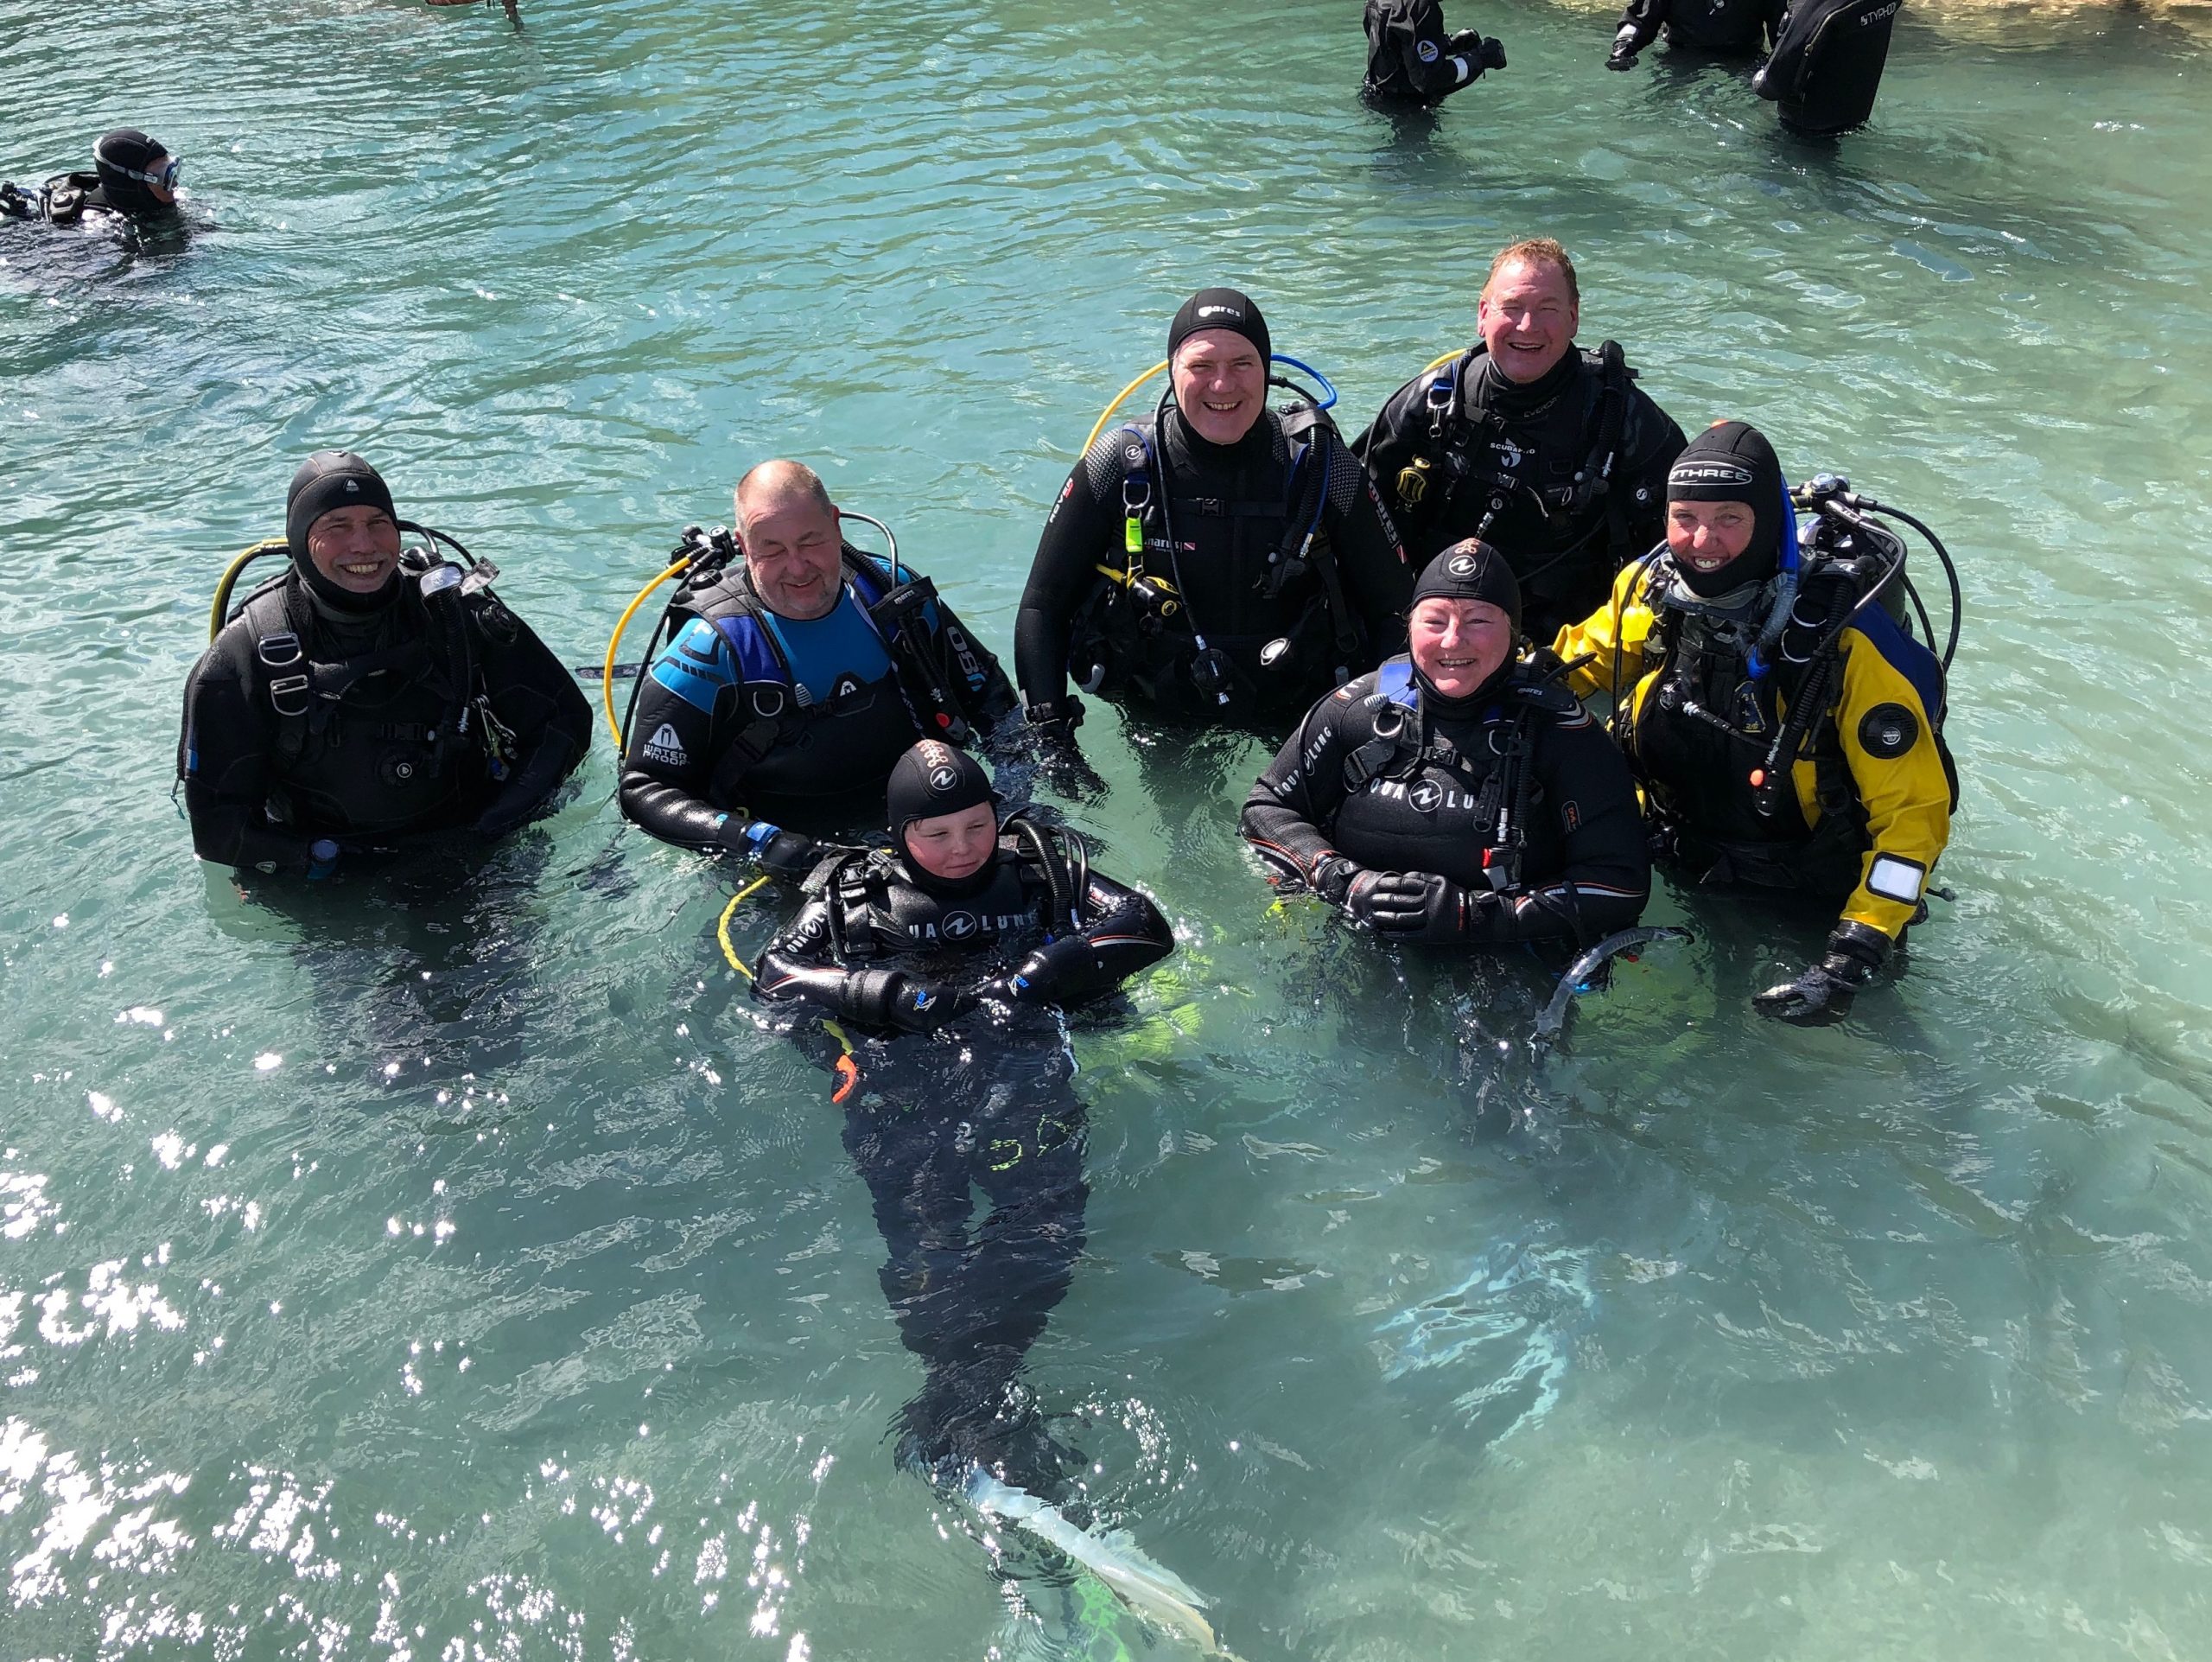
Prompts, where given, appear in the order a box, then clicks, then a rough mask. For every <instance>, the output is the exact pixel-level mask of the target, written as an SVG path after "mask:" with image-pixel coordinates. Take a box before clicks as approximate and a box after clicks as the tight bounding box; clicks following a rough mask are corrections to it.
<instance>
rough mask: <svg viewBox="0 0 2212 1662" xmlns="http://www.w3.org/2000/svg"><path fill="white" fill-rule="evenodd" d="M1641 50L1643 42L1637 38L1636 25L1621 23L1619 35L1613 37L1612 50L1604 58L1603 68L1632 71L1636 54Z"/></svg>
mask: <svg viewBox="0 0 2212 1662" xmlns="http://www.w3.org/2000/svg"><path fill="white" fill-rule="evenodd" d="M1641 51H1643V41H1642V40H1641V39H1639V38H1638V37H1637V32H1636V25H1635V24H1634V23H1623V24H1622V25H1621V28H1620V33H1619V34H1618V35H1614V36H1613V49H1612V51H1611V53H1610V54H1608V55H1607V56H1606V59H1605V67H1606V68H1608V69H1633V68H1635V67H1636V54H1637V53H1639V52H1641Z"/></svg>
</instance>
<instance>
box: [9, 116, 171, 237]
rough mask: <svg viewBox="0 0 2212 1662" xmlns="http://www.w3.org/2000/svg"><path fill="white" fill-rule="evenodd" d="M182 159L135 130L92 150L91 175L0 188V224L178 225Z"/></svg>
mask: <svg viewBox="0 0 2212 1662" xmlns="http://www.w3.org/2000/svg"><path fill="white" fill-rule="evenodd" d="M183 176H184V162H183V160H182V158H181V157H178V156H172V155H170V154H169V151H168V146H167V145H165V144H163V143H162V142H161V140H159V139H157V138H149V137H147V136H146V135H145V134H144V133H143V132H140V131H138V130H137V128H136V127H118V128H117V129H116V130H115V131H112V132H110V133H105V134H103V135H102V136H101V137H100V140H99V143H97V144H95V145H93V146H92V170H91V171H90V172H82V171H79V172H72V173H57V174H55V175H54V176H53V177H52V178H50V179H48V181H46V182H45V183H44V184H43V185H37V186H23V185H16V184H5V183H0V220H35V221H40V222H42V223H44V224H48V225H56V226H86V227H88V228H95V227H106V228H113V229H118V230H122V229H130V228H134V227H142V226H143V227H151V226H156V225H162V224H165V223H171V222H176V221H178V220H180V219H181V216H180V215H179V213H177V206H176V193H177V187H178V184H179V182H180V181H181V179H182V178H183Z"/></svg>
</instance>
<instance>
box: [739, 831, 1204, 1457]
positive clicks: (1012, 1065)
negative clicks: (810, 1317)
mask: <svg viewBox="0 0 2212 1662" xmlns="http://www.w3.org/2000/svg"><path fill="white" fill-rule="evenodd" d="M1059 876H1060V879H1061V881H1062V882H1063V884H1065V885H1071V886H1074V887H1079V888H1080V890H1081V893H1080V895H1074V896H1068V897H1067V898H1068V900H1069V904H1070V915H1067V916H1064V917H1056V915H1055V914H1056V911H1057V909H1058V908H1057V904H1056V901H1055V896H1054V887H1053V879H1052V875H1051V874H1048V873H1047V871H1046V869H1045V868H1044V867H1043V866H1042V865H1041V864H1039V863H1035V862H1034V861H1033V859H1032V858H1031V857H1030V856H1029V854H1028V853H1027V852H1025V851H1024V850H1022V849H1021V848H1020V846H1019V845H1018V844H1016V842H1015V841H1014V838H1012V837H1007V838H1005V839H1002V840H1001V844H1000V849H999V852H998V854H997V855H996V856H995V858H994V860H993V861H992V863H990V864H988V865H987V866H985V867H984V868H983V869H982V871H980V872H978V873H976V876H973V877H971V878H969V879H966V880H964V881H963V882H958V883H945V882H940V881H938V880H934V879H926V878H923V877H919V876H917V875H916V874H915V873H914V872H913V871H912V869H909V867H908V866H907V864H906V862H905V861H904V860H902V859H900V858H899V857H898V856H893V855H892V854H891V853H889V852H888V851H887V850H885V851H879V852H877V853H875V854H873V855H869V856H860V857H858V858H856V859H855V860H853V861H851V862H849V863H847V865H845V866H844V867H842V868H841V869H839V871H838V875H837V876H836V877H835V878H834V879H832V880H831V881H829V882H828V883H827V884H826V886H824V887H823V889H822V890H821V892H820V893H819V894H818V895H817V896H816V898H814V899H813V900H812V901H810V902H809V903H808V904H807V906H806V907H804V909H803V910H802V911H801V912H800V914H799V915H798V919H797V920H796V921H795V922H794V923H793V924H792V925H791V927H790V928H789V929H787V930H785V932H784V933H782V934H781V935H779V937H778V938H777V939H776V940H775V941H774V942H773V943H772V945H771V946H769V947H768V949H767V951H766V952H765V953H764V954H763V955H762V958H761V961H760V966H759V974H760V978H759V979H758V980H757V981H756V982H755V983H754V984H753V990H754V992H755V994H756V995H757V996H758V997H761V998H763V999H766V1000H769V1001H771V1002H783V1001H793V1000H796V1001H803V1002H804V1003H810V1004H812V1005H814V1006H815V1007H817V1009H821V1010H823V1012H824V1013H825V1014H826V1015H829V1016H831V1017H833V1018H836V1019H838V1020H842V1021H844V1022H853V1023H857V1024H860V1025H862V1026H867V1027H872V1028H884V1027H889V1026H893V1025H906V1026H908V1027H914V1026H919V1025H924V1024H925V1023H927V1022H937V1021H938V1020H941V1019H944V1018H947V1017H950V1018H951V1019H954V1020H957V1019H958V1016H959V1015H960V1014H961V1013H963V1012H965V1011H966V1010H968V1009H971V1008H972V1007H973V1005H974V1002H975V1000H976V998H977V997H979V996H980V997H989V998H991V999H993V1000H995V1001H998V1002H999V1003H1000V1004H1001V1007H1003V1006H1004V1005H1009V1004H1010V1005H1011V1006H1012V1007H1013V1013H1012V1015H1011V1016H1008V1017H1007V1020H1006V1021H1005V1022H1003V1023H1002V1024H1001V1023H995V1022H984V1021H982V1019H980V1017H979V1018H977V1019H976V1020H973V1021H971V1022H963V1024H962V1026H961V1028H960V1029H959V1031H958V1032H957V1034H956V1033H950V1032H948V1033H946V1034H944V1035H941V1036H940V1038H938V1040H935V1041H922V1040H919V1039H912V1040H906V1041H897V1042H885V1041H863V1045H862V1049H861V1057H862V1059H863V1072H862V1073H861V1089H860V1093H859V1095H858V1096H857V1097H856V1098H855V1100H854V1101H853V1102H851V1103H850V1104H849V1105H848V1108H847V1113H846V1119H845V1133H844V1138H845V1148H846V1149H847V1151H848V1152H849V1154H850V1155H851V1156H852V1160H853V1164H854V1166H855V1168H856V1169H857V1170H858V1171H859V1172H860V1174H861V1177H862V1179H863V1180H864V1181H866V1182H867V1184H868V1192H869V1194H870V1195H871V1196H872V1197H873V1200H874V1208H875V1219H876V1226H877V1227H878V1228H879V1229H880V1231H881V1232H882V1235H883V1241H884V1245H885V1246H886V1248H887V1252H888V1255H887V1258H886V1260H885V1263H884V1265H883V1270H882V1276H881V1279H882V1284H883V1291H884V1296H885V1297H887V1299H888V1300H889V1301H890V1302H891V1306H892V1309H893V1313H894V1314H895V1315H896V1316H897V1318H898V1322H899V1334H900V1337H901V1338H902V1339H903V1340H904V1341H905V1343H906V1347H907V1348H908V1349H909V1350H911V1351H912V1352H913V1353H914V1354H915V1355H916V1356H917V1357H918V1358H919V1359H920V1360H921V1361H922V1363H923V1366H924V1367H925V1370H926V1373H925V1379H924V1381H923V1385H922V1389H921V1391H920V1392H919V1393H918V1395H917V1396H916V1397H915V1398H914V1399H913V1400H912V1402H910V1403H909V1404H907V1405H906V1410H905V1416H904V1417H905V1421H906V1439H905V1447H904V1449H902V1451H901V1452H902V1455H903V1456H905V1457H906V1458H909V1459H911V1460H913V1461H918V1463H920V1464H923V1465H925V1466H934V1465H937V1464H938V1463H939V1462H941V1461H948V1460H952V1461H969V1460H973V1461H980V1462H982V1464H984V1465H986V1466H994V1467H997V1468H1000V1469H1001V1471H1002V1472H1003V1473H1004V1474H1005V1475H1006V1476H1007V1477H1008V1478H1009V1479H1010V1480H1011V1481H1015V1482H1018V1483H1020V1484H1022V1485H1023V1486H1024V1487H1029V1488H1031V1489H1033V1490H1034V1491H1036V1492H1038V1493H1049V1492H1050V1490H1051V1488H1052V1484H1053V1476H1054V1474H1053V1473H1052V1470H1051V1469H1050V1466H1051V1461H1050V1457H1049V1455H1048V1454H1047V1453H1046V1452H1045V1445H1044V1441H1043V1438H1042V1436H1041V1433H1040V1432H1039V1430H1038V1428H1037V1426H1036V1423H1035V1420H1034V1417H1033V1415H1032V1416H1025V1415H1024V1414H1022V1413H1021V1412H1020V1411H1019V1410H1018V1409H1016V1408H1014V1405H1013V1404H1011V1402H1010V1399H1009V1398H1008V1395H1007V1387H1008V1386H1009V1385H1011V1384H1012V1383H1013V1381H1014V1376H1015V1374H1016V1373H1017V1372H1018V1371H1019V1370H1020V1365H1021V1360H1022V1358H1023V1356H1024V1355H1025V1354H1027V1352H1028V1349H1029V1347H1030V1346H1031V1345H1033V1343H1035V1342H1036V1340H1037V1338H1038V1337H1039V1334H1042V1333H1043V1332H1044V1330H1045V1324H1046V1317H1047V1315H1049V1314H1050V1313H1051V1311H1052V1308H1053V1306H1055V1305H1056V1304H1058V1302H1060V1299H1061V1297H1062V1296H1063V1295H1064V1294H1065V1292H1066V1291H1067V1288H1068V1283H1069V1280H1070V1277H1071V1274H1072V1271H1073V1268H1074V1264H1075V1260H1076V1258H1077V1254H1078V1253H1080V1252H1081V1251H1082V1250H1083V1243H1084V1221H1083V1213H1084V1202H1085V1201H1086V1200H1087V1199H1088V1198H1089V1194H1090V1191H1089V1189H1088V1188H1086V1186H1085V1184H1084V1175H1083V1136H1084V1107H1083V1104H1082V1102H1081V1100H1080V1099H1079V1098H1077V1096H1076V1095H1075V1092H1074V1091H1073V1090H1072V1088H1071V1077H1072V1075H1073V1073H1074V1067H1073V1063H1072V1060H1071V1058H1070V1056H1069V1054H1068V1051H1067V1048H1066V1044H1065V1039H1064V1038H1063V1037H1062V1035H1060V1033H1059V1032H1058V1028H1057V1027H1056V1026H1055V1025H1054V1024H1053V1023H1052V1022H1051V1020H1050V1019H1049V1017H1048V1016H1047V1015H1046V1013H1045V1011H1046V1007H1047V1006H1052V1005H1064V1004H1070V1003H1077V1002H1079V1001H1081V1000H1084V999H1086V998H1090V997H1096V996H1097V995H1099V994H1101V993H1103V992H1106V991H1109V990H1111V989H1113V988H1114V987H1116V986H1117V985H1119V984H1121V982H1122V980H1124V979H1125V978H1126V977H1129V976H1131V975H1134V974H1135V973H1136V972H1137V971H1141V970H1142V969H1144V968H1145V967H1146V966H1147V965H1151V964H1153V963H1155V962H1157V961H1158V960H1159V959H1160V958H1164V957H1166V955H1167V953H1168V952H1170V951H1172V950H1173V946H1174V937H1173V933H1171V932H1170V930H1169V928H1168V927H1167V922H1166V919H1164V918H1162V917H1161V916H1160V912H1159V909H1158V908H1157V907H1154V905H1153V903H1152V902H1151V901H1148V900H1147V899H1146V898H1145V897H1144V896H1143V895H1140V894H1138V893H1136V892H1135V890H1133V889H1129V888H1124V887H1123V886H1122V885H1121V884H1119V883H1116V882H1113V881H1111V880H1110V879H1109V878H1105V877H1102V876H1098V875H1097V874H1096V873H1095V872H1094V873H1088V874H1084V875H1082V876H1076V875H1072V874H1071V873H1070V872H1069V871H1068V869H1067V868H1066V866H1065V863H1064V862H1063V863H1061V864H1060V868H1059ZM925 885H926V886H925ZM918 1002H919V1004H920V1006H921V1008H922V1009H925V1010H927V1011H928V1012H929V1014H928V1015H927V1016H918V1015H917V1013H916V1012H917V1003H918ZM915 1053H920V1054H915ZM977 1189H980V1190H981V1191H982V1193H983V1194H984V1195H985V1197H986V1198H987V1199H988V1200H989V1202H990V1206H991V1211H990V1213H989V1215H988V1216H987V1217H986V1218H985V1219H983V1220H982V1222H981V1223H980V1224H977V1225H976V1226H975V1227H974V1228H973V1229H972V1231H971V1229H970V1227H969V1222H970V1219H971V1216H972V1214H973V1213H974V1210H975V1202H974V1199H973V1192H974V1191H975V1190H977Z"/></svg>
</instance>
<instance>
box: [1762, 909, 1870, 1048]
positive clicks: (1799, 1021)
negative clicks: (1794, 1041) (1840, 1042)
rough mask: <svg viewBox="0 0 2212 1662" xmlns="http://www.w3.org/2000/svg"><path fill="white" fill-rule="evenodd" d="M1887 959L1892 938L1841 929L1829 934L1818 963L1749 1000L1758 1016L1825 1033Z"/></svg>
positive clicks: (1859, 927)
mask: <svg viewBox="0 0 2212 1662" xmlns="http://www.w3.org/2000/svg"><path fill="white" fill-rule="evenodd" d="M1889 955H1890V938H1889V937H1888V936H1887V935H1885V934H1884V933H1882V932H1881V931H1880V930H1878V929H1869V928H1868V927H1866V925H1865V924H1863V923H1851V922H1844V923H1839V924H1838V925H1836V927H1834V929H1833V930H1831V931H1830V932H1829V933H1828V950H1827V952H1826V953H1825V954H1824V955H1823V956H1822V957H1821V961H1820V962H1819V963H1817V964H1815V965H1812V966H1811V967H1810V968H1808V969H1807V970H1806V971H1805V972H1804V973H1803V974H1802V975H1801V976H1799V977H1797V978H1796V980H1795V981H1785V982H1783V984H1781V985H1780V986H1778V987H1769V988H1768V989H1767V990H1765V991H1764V992H1763V993H1760V994H1758V996H1757V997H1754V998H1753V999H1752V1000H1751V1008H1752V1009H1756V1010H1757V1011H1758V1013H1759V1014H1760V1015H1762V1016H1776V1017H1777V1018H1779V1019H1780V1020H1782V1021H1784V1022H1794V1023H1796V1025H1797V1026H1799V1027H1826V1026H1827V1025H1828V1024H1829V1023H1830V1022H1840V1021H1841V1020H1842V1019H1843V1018H1844V1017H1845V1016H1847V1015H1848V1014H1849V1013H1850V1010H1851V1001H1852V998H1853V996H1854V995H1855V994H1856V993H1857V992H1858V990H1859V989H1860V988H1861V987H1863V986H1865V985H1866V984H1867V983H1869V982H1871V981H1872V980H1873V978H1874V977H1875V975H1876V973H1877V972H1878V971H1879V970H1880V969H1881V967H1882V965H1883V964H1884V962H1885V960H1886V959H1887V958H1889Z"/></svg>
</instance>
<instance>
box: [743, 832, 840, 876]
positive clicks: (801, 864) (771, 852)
mask: <svg viewBox="0 0 2212 1662" xmlns="http://www.w3.org/2000/svg"><path fill="white" fill-rule="evenodd" d="M725 841H726V842H728V846H729V847H731V848H734V849H736V850H739V851H740V852H741V853H746V854H750V855H752V856H753V858H754V859H756V860H758V861H760V869H761V870H763V871H765V872H766V873H767V874H768V875H769V876H771V877H781V878H782V879H783V880H784V881H785V882H792V883H796V882H804V880H805V879H806V878H807V876H810V874H811V873H812V872H813V870H814V868H815V867H816V866H817V865H819V864H821V863H822V858H823V855H824V854H826V853H828V852H829V850H826V849H824V848H823V845H822V844H819V843H817V842H816V841H815V840H814V839H813V838H812V837H808V836H804V835H803V834H802V833H800V832H798V831H785V829H784V828H783V827H782V826H781V825H770V824H769V823H768V822H767V821H766V820H765V819H755V820H752V821H750V822H748V823H747V825H746V827H745V829H744V830H743V831H740V832H739V833H738V834H737V837H736V838H735V840H734V841H731V840H729V839H728V838H725Z"/></svg>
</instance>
